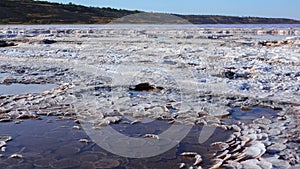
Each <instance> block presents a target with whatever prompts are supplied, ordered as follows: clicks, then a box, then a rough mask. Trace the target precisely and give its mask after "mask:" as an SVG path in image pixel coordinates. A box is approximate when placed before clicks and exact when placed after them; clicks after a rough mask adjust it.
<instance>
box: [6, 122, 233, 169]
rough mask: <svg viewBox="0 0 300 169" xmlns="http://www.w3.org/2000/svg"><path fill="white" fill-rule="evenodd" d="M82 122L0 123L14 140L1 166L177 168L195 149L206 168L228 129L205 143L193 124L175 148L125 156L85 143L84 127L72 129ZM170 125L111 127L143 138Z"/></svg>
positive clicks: (198, 129) (197, 127) (159, 123)
mask: <svg viewBox="0 0 300 169" xmlns="http://www.w3.org/2000/svg"><path fill="white" fill-rule="evenodd" d="M73 126H79V127H80V128H81V126H80V125H78V124H76V123H74V121H73V120H57V117H43V120H26V121H24V122H22V123H21V124H14V123H0V135H10V136H12V138H13V140H11V141H9V142H8V143H7V149H6V152H1V153H0V154H3V155H4V157H2V158H1V159H0V168H20V169H27V168H30V169H31V168H67V169H71V168H78V169H79V168H87V169H93V168H114V169H125V168H126V169H127V168H128V169H130V168H132V169H134V168H137V169H140V168H149V169H150V168H151V169H155V168H157V169H158V168H178V164H179V163H181V162H185V163H187V164H190V165H192V164H193V163H194V160H193V159H187V158H183V157H181V156H180V154H181V153H182V152H186V151H192V152H197V153H199V154H201V155H202V158H203V159H204V160H203V163H202V166H203V167H208V166H209V165H210V162H209V159H210V158H211V157H212V154H213V153H214V152H213V151H212V150H210V148H209V145H210V144H211V143H212V142H215V141H222V140H225V139H226V138H227V136H229V134H230V132H229V131H223V130H221V129H216V130H215V131H214V133H213V134H212V136H211V137H209V139H208V140H207V141H205V142H204V143H201V144H200V143H199V135H200V134H201V131H202V130H203V127H202V126H194V127H192V128H191V130H190V132H189V133H188V135H187V136H186V137H185V138H184V139H183V140H182V141H181V142H180V143H179V144H178V145H176V146H175V147H174V148H172V149H170V150H169V151H167V152H165V153H163V154H160V155H158V156H155V157H150V158H141V159H137V158H125V157H121V156H118V155H114V154H112V153H110V152H107V151H106V150H104V149H102V148H101V147H100V146H98V145H97V144H95V143H93V142H89V143H82V142H80V141H79V140H80V139H87V140H90V141H91V139H90V138H89V136H88V135H87V134H86V133H85V131H84V130H82V129H81V130H78V129H73ZM170 126H171V125H170V124H168V123H167V122H166V121H152V122H148V123H138V124H134V125H132V124H124V123H120V124H114V125H112V127H113V128H114V129H115V130H116V131H118V132H120V133H122V134H124V135H128V136H130V137H143V135H144V134H145V133H154V134H159V133H160V132H162V131H164V130H166V129H168V128H169V127H170ZM13 153H19V154H22V155H23V159H12V158H9V156H10V155H11V154H13Z"/></svg>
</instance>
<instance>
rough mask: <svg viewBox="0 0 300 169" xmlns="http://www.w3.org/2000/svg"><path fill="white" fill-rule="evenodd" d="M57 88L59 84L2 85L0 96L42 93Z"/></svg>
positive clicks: (0, 86) (0, 85)
mask: <svg viewBox="0 0 300 169" xmlns="http://www.w3.org/2000/svg"><path fill="white" fill-rule="evenodd" d="M55 87H57V84H19V83H13V84H10V85H3V84H0V95H15V94H26V93H42V92H44V91H47V90H51V89H54V88H55Z"/></svg>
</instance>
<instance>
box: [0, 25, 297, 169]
mask: <svg viewBox="0 0 300 169" xmlns="http://www.w3.org/2000/svg"><path fill="white" fill-rule="evenodd" d="M299 35H300V29H299V28H198V27H193V26H191V27H186V28H176V26H175V27H174V28H172V27H166V28H162V27H158V28H155V27H150V28H148V27H142V26H141V27H137V28H134V27H130V28H122V27H118V28H113V27H109V28H105V27H104V28H84V29H81V28H72V29H70V28H61V27H60V28H51V29H46V28H43V29H42V28H39V29H34V28H10V27H4V28H1V29H0V37H1V40H3V41H5V42H9V43H14V44H15V45H13V46H12V45H9V46H7V47H1V48H0V60H1V62H0V67H1V69H0V83H1V84H6V85H10V84H18V83H21V84H53V83H55V84H57V85H58V87H56V88H53V89H51V90H47V91H44V92H42V93H30V92H29V93H28V94H24V93H20V94H16V95H2V96H0V97H1V100H0V121H16V119H27V118H39V117H42V116H45V115H57V116H62V117H70V116H71V117H74V119H75V120H77V121H78V122H80V123H81V124H82V125H83V128H85V129H86V130H88V131H91V130H94V129H100V130H103V128H105V127H106V126H107V125H109V124H112V123H119V122H123V120H124V118H125V117H126V119H130V121H129V123H132V124H134V123H138V122H143V119H145V118H147V119H152V120H154V119H158V120H165V121H168V122H169V123H170V124H181V125H185V126H193V125H204V126H214V127H219V128H222V129H224V130H230V131H233V132H234V133H233V134H232V135H231V136H230V138H231V139H229V140H227V141H224V142H217V143H215V144H214V143H212V147H213V148H215V149H216V151H217V153H216V154H215V157H214V159H213V161H214V167H220V166H223V167H225V166H227V167H230V166H231V167H232V166H236V167H237V166H239V167H244V168H247V167H250V168H251V167H260V168H270V167H272V165H273V167H279V168H283V167H285V168H287V167H291V166H299V163H300V160H299V150H298V148H299V134H300V132H299V124H298V123H299V111H300V105H299V102H300V95H299V93H300V69H299V66H300V50H299V49H300V48H299V46H300V38H299ZM141 84H143V87H142V88H139V85H141ZM236 107H238V108H241V109H242V110H248V109H249V110H251V109H252V108H254V107H260V108H263V107H264V108H269V109H274V110H280V111H279V112H277V113H276V114H273V116H270V117H264V116H262V117H258V118H256V119H253V120H251V122H249V121H248V122H243V121H241V122H238V121H235V122H233V121H230V122H229V121H224V120H223V119H224V118H231V114H232V111H231V110H232V109H233V108H236ZM245 118H247V116H246V117H245ZM84 124H86V125H84ZM0 125H1V124H0ZM88 133H89V132H88ZM91 133H93V132H91ZM0 134H1V135H2V133H0ZM3 134H4V133H3ZM148 136H153V135H148ZM91 137H92V136H91ZM153 137H154V136H153ZM154 138H157V137H154ZM94 141H95V142H97V138H94ZM110 141H113V139H112V140H110ZM145 144H146V143H145ZM216 147H217V148H216ZM197 153H200V152H197ZM195 156H196V155H195ZM197 157H198V156H197ZM196 160H197V159H196ZM198 162H199V158H198ZM185 165H191V166H193V163H191V164H185ZM249 165H250V166H249ZM199 166H201V162H199V163H197V164H194V167H199ZM210 167H212V166H210Z"/></svg>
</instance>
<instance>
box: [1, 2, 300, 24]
mask: <svg viewBox="0 0 300 169" xmlns="http://www.w3.org/2000/svg"><path fill="white" fill-rule="evenodd" d="M137 13H143V12H142V11H137V10H136V11H129V10H118V9H112V8H97V7H86V6H81V5H75V4H72V3H69V4H59V3H50V2H46V1H34V0H1V1H0V24H105V23H109V22H110V21H112V20H114V19H118V18H121V17H123V16H127V15H130V14H137ZM175 15H176V16H178V17H181V18H183V19H186V20H188V21H189V22H191V23H193V24H300V21H297V20H292V19H283V18H258V17H233V16H215V15H178V14H175Z"/></svg>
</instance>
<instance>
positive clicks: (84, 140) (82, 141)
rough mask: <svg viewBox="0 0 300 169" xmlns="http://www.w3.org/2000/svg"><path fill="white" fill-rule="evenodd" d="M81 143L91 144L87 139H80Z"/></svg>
mask: <svg viewBox="0 0 300 169" xmlns="http://www.w3.org/2000/svg"><path fill="white" fill-rule="evenodd" d="M79 142H81V143H89V140H87V139H80V140H79Z"/></svg>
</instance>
